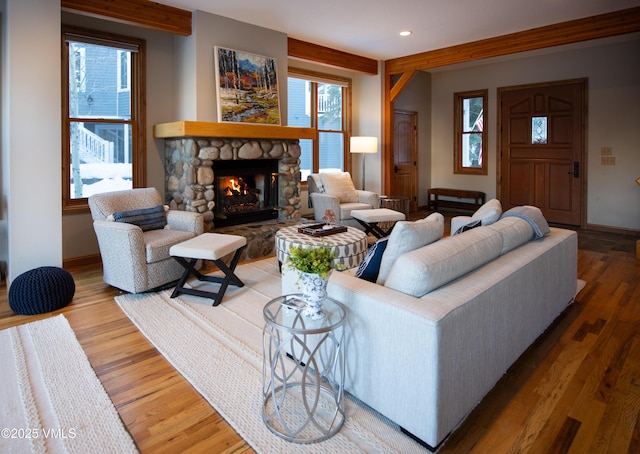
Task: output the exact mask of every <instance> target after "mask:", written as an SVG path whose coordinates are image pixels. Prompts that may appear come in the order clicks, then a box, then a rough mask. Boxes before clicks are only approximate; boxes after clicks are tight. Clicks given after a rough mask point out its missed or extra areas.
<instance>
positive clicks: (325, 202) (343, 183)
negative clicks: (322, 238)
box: [307, 172, 380, 230]
mask: <svg viewBox="0 0 640 454" xmlns="http://www.w3.org/2000/svg"><path fill="white" fill-rule="evenodd" d="M307 189H308V191H309V205H310V206H311V207H312V208H313V215H314V217H315V219H316V221H323V220H326V219H324V218H325V216H326V214H327V211H331V212H332V213H333V214H334V215H335V217H336V222H337V223H338V224H341V225H348V226H351V227H357V228H359V229H360V230H362V229H363V227H362V225H360V224H359V223H358V221H356V220H355V219H353V218H352V217H351V211H353V210H368V209H373V208H380V197H379V196H378V194H376V193H375V192H372V191H363V190H360V189H356V188H355V186H354V185H353V180H352V179H351V175H350V174H349V172H322V173H312V174H311V175H309V177H307Z"/></svg>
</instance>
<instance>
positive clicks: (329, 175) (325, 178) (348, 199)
mask: <svg viewBox="0 0 640 454" xmlns="http://www.w3.org/2000/svg"><path fill="white" fill-rule="evenodd" d="M320 180H321V181H322V186H323V187H324V192H325V193H326V194H329V195H332V196H335V197H337V198H338V200H339V201H340V203H352V202H357V201H358V193H357V192H356V187H355V186H354V185H353V180H352V179H351V174H349V172H335V173H334V172H322V173H321V174H320Z"/></svg>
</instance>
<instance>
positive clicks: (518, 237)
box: [487, 217, 533, 255]
mask: <svg viewBox="0 0 640 454" xmlns="http://www.w3.org/2000/svg"><path fill="white" fill-rule="evenodd" d="M487 228H489V229H493V230H496V231H498V232H500V234H501V235H502V251H501V252H500V255H503V254H506V253H507V252H509V251H510V250H512V249H515V248H517V247H518V246H520V245H521V244H524V243H527V242H528V241H529V240H531V236H532V235H533V228H532V227H531V225H529V223H528V222H527V221H525V220H524V219H520V218H517V217H506V218H502V219H500V220H499V221H498V222H495V223H493V224H491V225H489V226H487Z"/></svg>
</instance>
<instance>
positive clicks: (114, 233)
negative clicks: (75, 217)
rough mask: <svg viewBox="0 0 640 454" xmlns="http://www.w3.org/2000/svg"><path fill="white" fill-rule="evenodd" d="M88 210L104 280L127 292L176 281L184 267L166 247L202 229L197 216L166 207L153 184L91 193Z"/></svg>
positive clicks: (150, 288) (200, 219)
mask: <svg viewBox="0 0 640 454" xmlns="http://www.w3.org/2000/svg"><path fill="white" fill-rule="evenodd" d="M159 207H161V208H159ZM89 208H90V209H91V216H92V218H93V228H94V230H95V233H96V237H97V238H98V245H99V247H100V255H101V256H102V267H103V279H104V281H105V282H106V283H107V284H109V285H112V286H114V287H117V288H119V289H120V290H124V291H127V292H131V293H140V292H144V291H147V290H152V289H155V288H158V287H161V286H164V285H166V284H168V283H170V282H173V281H176V280H178V278H179V277H180V276H181V275H182V272H183V271H184V269H183V268H182V266H181V265H180V264H179V263H178V262H177V261H176V260H174V259H173V258H172V257H170V256H169V248H171V246H173V245H174V244H177V243H180V242H182V241H185V240H188V239H189V238H193V237H195V236H196V235H199V234H201V233H203V231H204V222H203V218H202V215H201V214H199V213H193V212H187V211H177V210H169V211H165V210H164V207H163V205H162V197H161V195H160V193H159V192H158V190H156V189H155V188H140V189H132V190H127V191H116V192H105V193H102V194H96V195H93V196H91V197H89ZM131 210H138V211H137V212H136V213H133V212H132V211H131ZM139 210H142V214H140V211H139ZM149 211H155V213H151V214H149V213H148V212H149ZM114 213H115V214H114ZM150 219H151V220H152V221H153V225H151V224H149V222H150V221H149V220H150ZM164 224H166V226H164ZM143 229H144V230H143Z"/></svg>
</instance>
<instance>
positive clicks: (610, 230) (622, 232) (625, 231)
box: [585, 224, 640, 236]
mask: <svg viewBox="0 0 640 454" xmlns="http://www.w3.org/2000/svg"><path fill="white" fill-rule="evenodd" d="M585 230H593V231H596V232H604V233H616V234H618V235H632V236H640V230H634V229H626V228H622V227H609V226H606V225H599V224H587V226H586V227H585Z"/></svg>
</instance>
